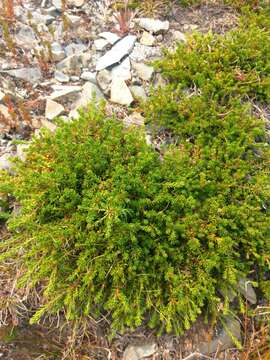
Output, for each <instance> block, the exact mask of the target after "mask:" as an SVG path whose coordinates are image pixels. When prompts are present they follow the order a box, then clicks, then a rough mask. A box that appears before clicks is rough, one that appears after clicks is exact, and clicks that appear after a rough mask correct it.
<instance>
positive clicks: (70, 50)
mask: <svg viewBox="0 0 270 360" xmlns="http://www.w3.org/2000/svg"><path fill="white" fill-rule="evenodd" d="M86 49H87V47H86V46H85V45H84V44H75V43H72V44H69V45H67V46H66V47H65V53H66V55H67V56H71V55H74V54H78V53H81V52H83V51H85V50H86Z"/></svg>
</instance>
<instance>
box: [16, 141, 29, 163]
mask: <svg viewBox="0 0 270 360" xmlns="http://www.w3.org/2000/svg"><path fill="white" fill-rule="evenodd" d="M29 146H30V144H18V145H17V153H16V155H17V156H18V158H19V159H20V160H22V161H25V160H26V151H27V149H28V148H29Z"/></svg>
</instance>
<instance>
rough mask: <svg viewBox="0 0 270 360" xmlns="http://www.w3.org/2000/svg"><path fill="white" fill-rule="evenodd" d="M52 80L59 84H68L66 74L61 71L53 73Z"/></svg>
mask: <svg viewBox="0 0 270 360" xmlns="http://www.w3.org/2000/svg"><path fill="white" fill-rule="evenodd" d="M54 78H55V79H56V80H57V81H59V82H61V83H67V82H69V76H67V75H66V74H64V73H62V72H61V71H57V70H56V71H55V73H54Z"/></svg>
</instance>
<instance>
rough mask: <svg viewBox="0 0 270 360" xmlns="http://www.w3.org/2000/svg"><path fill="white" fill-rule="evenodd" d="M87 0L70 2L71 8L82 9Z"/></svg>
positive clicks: (71, 0) (70, 0) (72, 0)
mask: <svg viewBox="0 0 270 360" xmlns="http://www.w3.org/2000/svg"><path fill="white" fill-rule="evenodd" d="M84 2H85V0H68V4H69V5H71V6H76V7H82V6H83V5H84Z"/></svg>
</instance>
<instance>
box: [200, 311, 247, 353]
mask: <svg viewBox="0 0 270 360" xmlns="http://www.w3.org/2000/svg"><path fill="white" fill-rule="evenodd" d="M235 340H236V341H238V342H241V341H242V336H241V325H240V322H239V321H238V320H237V319H235V318H233V317H228V318H227V320H226V322H225V324H224V327H223V329H222V330H221V332H220V333H219V335H217V336H215V337H214V338H213V339H212V340H211V341H208V342H204V343H201V344H199V345H198V349H197V350H198V351H199V352H200V353H202V354H213V353H216V351H217V350H218V351H223V350H226V349H229V348H231V347H235V342H234V341H235Z"/></svg>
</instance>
